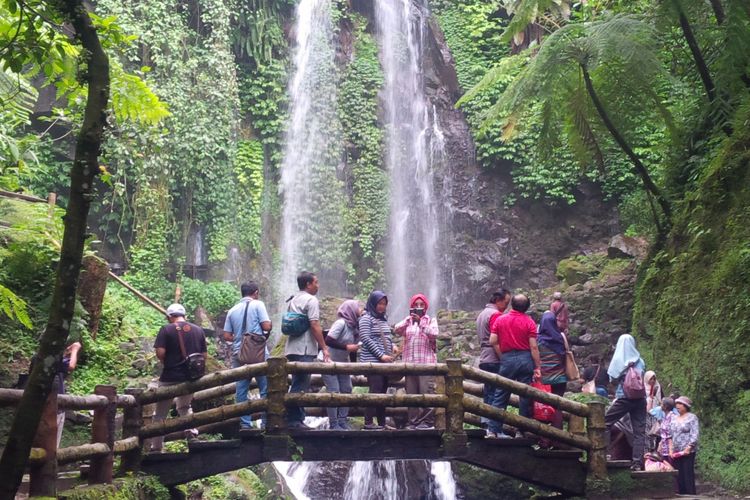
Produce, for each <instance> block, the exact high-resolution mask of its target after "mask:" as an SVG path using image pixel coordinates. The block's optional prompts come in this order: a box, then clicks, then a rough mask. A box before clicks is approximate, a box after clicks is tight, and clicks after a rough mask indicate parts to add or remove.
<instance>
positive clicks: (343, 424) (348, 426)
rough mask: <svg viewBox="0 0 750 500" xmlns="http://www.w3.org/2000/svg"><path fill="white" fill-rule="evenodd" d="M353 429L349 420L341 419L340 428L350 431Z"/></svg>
mask: <svg viewBox="0 0 750 500" xmlns="http://www.w3.org/2000/svg"><path fill="white" fill-rule="evenodd" d="M352 429H353V427H352V424H350V423H349V421H348V420H339V430H342V431H350V430H352Z"/></svg>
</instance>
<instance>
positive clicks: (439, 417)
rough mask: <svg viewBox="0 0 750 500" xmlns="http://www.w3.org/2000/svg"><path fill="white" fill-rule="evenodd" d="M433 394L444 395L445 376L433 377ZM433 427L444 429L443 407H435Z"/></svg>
mask: <svg viewBox="0 0 750 500" xmlns="http://www.w3.org/2000/svg"><path fill="white" fill-rule="evenodd" d="M435 394H442V395H445V377H439V376H438V377H435ZM435 428H436V429H440V430H441V431H444V430H445V408H435Z"/></svg>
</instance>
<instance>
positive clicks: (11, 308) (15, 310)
mask: <svg viewBox="0 0 750 500" xmlns="http://www.w3.org/2000/svg"><path fill="white" fill-rule="evenodd" d="M0 313H2V314H3V315H4V316H6V317H8V318H9V319H11V320H13V321H18V322H19V323H21V324H22V325H23V326H25V327H26V328H28V329H31V328H33V325H32V324H31V319H30V318H29V313H28V311H27V310H26V302H24V301H23V300H22V299H21V298H20V297H18V295H16V294H15V293H13V292H12V291H10V290H9V289H8V288H6V287H4V286H3V285H0Z"/></svg>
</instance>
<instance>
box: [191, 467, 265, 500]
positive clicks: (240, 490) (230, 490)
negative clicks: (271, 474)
mask: <svg viewBox="0 0 750 500" xmlns="http://www.w3.org/2000/svg"><path fill="white" fill-rule="evenodd" d="M179 489H180V490H182V491H183V492H184V493H185V494H186V495H188V497H189V498H201V499H203V500H263V499H265V498H267V493H268V490H267V489H266V487H265V485H264V484H263V483H262V481H261V480H260V479H259V478H258V476H256V475H255V474H254V473H253V472H252V471H251V470H250V469H240V470H237V471H233V472H229V473H226V474H220V475H216V476H209V477H206V478H203V479H199V480H197V481H191V482H190V483H187V484H186V485H183V486H180V487H179Z"/></svg>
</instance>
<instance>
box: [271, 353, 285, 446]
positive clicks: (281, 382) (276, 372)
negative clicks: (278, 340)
mask: <svg viewBox="0 0 750 500" xmlns="http://www.w3.org/2000/svg"><path fill="white" fill-rule="evenodd" d="M267 363H268V378H267V380H268V395H267V396H266V397H267V398H268V411H267V412H266V430H267V431H268V432H269V433H270V434H280V433H282V432H283V431H284V429H285V428H286V406H284V400H285V399H286V397H287V391H288V390H289V386H288V381H287V364H288V363H287V360H286V358H281V357H273V358H269V359H268V361H267Z"/></svg>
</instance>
